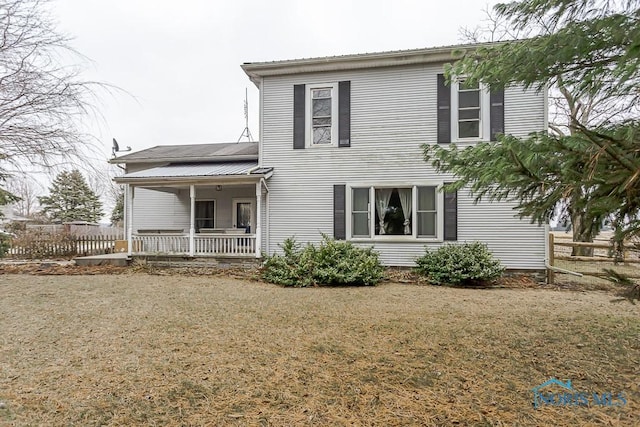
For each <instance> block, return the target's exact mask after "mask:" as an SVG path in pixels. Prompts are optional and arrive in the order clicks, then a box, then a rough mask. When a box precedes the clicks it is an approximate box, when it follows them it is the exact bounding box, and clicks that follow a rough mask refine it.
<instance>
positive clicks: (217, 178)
mask: <svg viewBox="0 0 640 427" xmlns="http://www.w3.org/2000/svg"><path fill="white" fill-rule="evenodd" d="M271 175H273V172H272V171H269V172H266V173H260V174H254V173H251V174H237V175H198V176H177V177H175V176H174V177H153V178H150V177H141V178H131V177H129V178H128V177H124V176H117V177H115V178H113V180H114V181H115V182H116V184H141V185H144V184H147V185H154V184H191V183H193V184H198V183H214V182H229V181H236V182H256V181H259V180H260V179H262V178H264V179H269V178H270V177H271Z"/></svg>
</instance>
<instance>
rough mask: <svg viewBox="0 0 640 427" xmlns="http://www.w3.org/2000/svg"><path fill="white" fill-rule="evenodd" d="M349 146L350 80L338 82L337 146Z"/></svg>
mask: <svg viewBox="0 0 640 427" xmlns="http://www.w3.org/2000/svg"><path fill="white" fill-rule="evenodd" d="M350 146H351V82H350V81H348V80H347V81H343V82H339V83H338V147H350Z"/></svg>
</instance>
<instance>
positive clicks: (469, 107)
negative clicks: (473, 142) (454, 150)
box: [457, 80, 481, 139]
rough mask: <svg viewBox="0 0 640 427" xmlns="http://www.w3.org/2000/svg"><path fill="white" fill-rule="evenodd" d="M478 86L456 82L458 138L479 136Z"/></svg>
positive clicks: (479, 98)
mask: <svg viewBox="0 0 640 427" xmlns="http://www.w3.org/2000/svg"><path fill="white" fill-rule="evenodd" d="M480 95H481V92H480V86H479V85H478V84H477V83H476V84H475V85H469V84H467V83H466V81H465V80H462V81H460V82H458V123H457V126H458V139H463V138H480V136H481V133H480V112H481V109H480V100H481V96H480Z"/></svg>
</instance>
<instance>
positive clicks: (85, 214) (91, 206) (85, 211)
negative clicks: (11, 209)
mask: <svg viewBox="0 0 640 427" xmlns="http://www.w3.org/2000/svg"><path fill="white" fill-rule="evenodd" d="M39 200H40V205H41V206H42V212H43V213H44V214H45V215H47V217H48V218H49V219H51V220H54V221H62V222H67V221H88V222H98V221H100V218H102V202H101V201H100V199H99V198H98V196H97V195H96V194H95V193H94V192H93V190H91V188H89V186H88V185H87V182H86V181H85V179H84V177H83V176H82V174H81V173H80V171H78V170H73V171H71V172H67V171H65V172H61V173H60V174H58V176H57V177H56V178H55V179H54V180H53V183H52V184H51V187H50V188H49V195H48V196H44V197H39Z"/></svg>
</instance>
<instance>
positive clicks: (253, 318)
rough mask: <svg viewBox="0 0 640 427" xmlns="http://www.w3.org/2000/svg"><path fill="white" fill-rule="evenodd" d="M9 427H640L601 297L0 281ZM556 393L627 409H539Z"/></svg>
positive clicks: (165, 281) (164, 279) (202, 280)
mask: <svg viewBox="0 0 640 427" xmlns="http://www.w3.org/2000/svg"><path fill="white" fill-rule="evenodd" d="M0 292H1V295H2V298H1V299H0V425H16V426H27V425H33V426H40V425H42V426H62V425H64V426H98V425H109V426H130V425H145V426H146V425H163V426H165V425H168V426H171V425H183V426H200V425H211V426H217V425H251V426H254V425H257V426H287V425H318V426H330V425H362V426H373V425H379V426H393V425H406V426H412V425H424V426H429V425H442V426H448V425H456V424H457V425H472V426H490V425H495V426H498V425H500V426H502V425H521V426H542V425H567V426H576V425H614V426H615V425H626V426H632V425H638V423H639V422H640V421H639V419H640V418H639V417H638V415H639V414H640V363H639V362H640V306H638V305H635V306H634V305H632V304H630V303H628V302H621V303H612V302H611V299H612V298H613V296H612V295H611V294H609V293H605V292H597V291H592V292H575V291H558V290H548V289H546V290H543V289H476V290H467V289H453V288H440V287H431V286H416V285H408V284H393V283H391V284H389V283H387V284H383V285H380V286H377V287H374V288H311V289H283V288H279V287H276V286H272V285H266V284H262V283H258V282H252V281H248V280H240V279H234V278H230V277H221V276H220V277H215V276H200V277H193V276H191V277H189V276H180V275H164V276H163V275H148V274H144V273H137V274H124V275H95V276H30V275H12V274H5V275H0ZM550 377H556V378H558V379H561V380H563V381H564V380H567V379H571V380H572V383H573V386H574V389H575V390H577V391H581V392H599V393H604V392H609V391H610V392H613V393H614V394H615V393H618V392H623V393H624V394H625V396H626V399H627V401H628V403H627V404H626V405H624V406H619V407H602V406H597V405H592V406H589V407H546V408H540V409H534V408H533V407H532V399H533V394H532V391H531V388H532V387H534V386H536V385H538V384H540V383H542V382H544V381H546V380H547V379H549V378H550Z"/></svg>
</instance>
